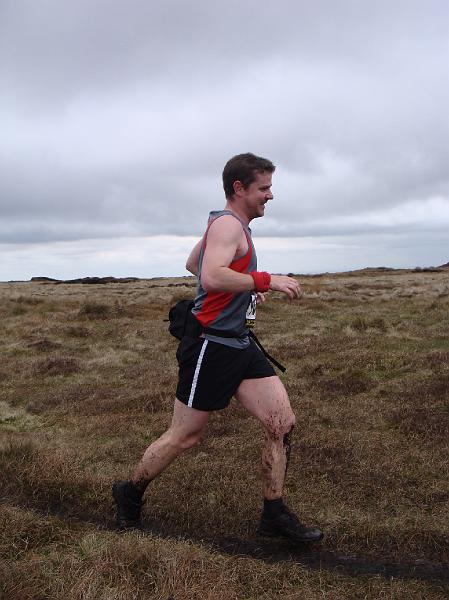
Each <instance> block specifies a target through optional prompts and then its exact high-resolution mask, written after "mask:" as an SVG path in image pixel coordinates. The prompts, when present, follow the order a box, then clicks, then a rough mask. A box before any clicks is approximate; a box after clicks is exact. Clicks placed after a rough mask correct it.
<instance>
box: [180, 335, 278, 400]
mask: <svg viewBox="0 0 449 600" xmlns="http://www.w3.org/2000/svg"><path fill="white" fill-rule="evenodd" d="M176 358H177V359H178V364H179V380H178V387H177V389H176V397H177V398H178V400H180V401H181V402H183V403H184V404H187V406H191V407H193V408H196V409H198V410H204V411H212V410H220V409H222V408H226V407H227V406H228V404H229V402H230V401H231V398H232V396H233V395H234V394H235V392H236V391H237V388H238V387H239V385H240V384H241V383H242V381H243V380H244V379H259V378H261V377H271V376H273V375H276V373H275V371H274V369H273V367H272V366H271V364H270V363H269V362H268V360H267V359H266V358H265V356H264V355H263V354H262V352H261V351H260V349H259V348H258V347H257V346H256V344H255V343H254V342H253V340H250V344H249V346H248V348H244V349H243V350H241V349H238V348H231V347H230V346H225V345H224V344H218V343H217V342H212V341H210V340H205V339H202V338H188V337H185V338H183V339H182V340H181V343H180V344H179V347H178V350H177V352H176Z"/></svg>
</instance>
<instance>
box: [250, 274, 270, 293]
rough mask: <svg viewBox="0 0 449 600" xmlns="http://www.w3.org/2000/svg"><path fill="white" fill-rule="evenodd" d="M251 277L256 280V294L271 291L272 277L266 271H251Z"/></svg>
mask: <svg viewBox="0 0 449 600" xmlns="http://www.w3.org/2000/svg"><path fill="white" fill-rule="evenodd" d="M250 275H251V277H252V278H253V280H254V289H255V290H256V292H262V293H263V292H268V290H269V289H270V283H271V275H270V274H269V273H267V272H266V271H251V273H250Z"/></svg>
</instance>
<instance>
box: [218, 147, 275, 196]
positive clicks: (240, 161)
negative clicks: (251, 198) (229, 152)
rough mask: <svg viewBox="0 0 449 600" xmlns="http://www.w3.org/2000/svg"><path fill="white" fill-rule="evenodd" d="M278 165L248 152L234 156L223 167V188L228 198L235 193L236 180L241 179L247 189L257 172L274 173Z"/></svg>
mask: <svg viewBox="0 0 449 600" xmlns="http://www.w3.org/2000/svg"><path fill="white" fill-rule="evenodd" d="M275 169H276V167H275V166H274V165H273V163H272V162H271V160H268V159H267V158H262V157H261V156H256V155H255V154H251V152H247V153H246V154H237V155H236V156H233V157H232V158H231V159H230V160H228V162H227V163H226V165H225V168H224V169H223V189H224V192H225V195H226V198H231V197H232V196H233V195H234V182H235V181H241V182H242V184H243V187H244V188H245V189H246V188H247V187H248V186H249V185H251V183H252V182H253V181H254V180H255V179H256V173H264V172H268V173H273V172H274V170H275Z"/></svg>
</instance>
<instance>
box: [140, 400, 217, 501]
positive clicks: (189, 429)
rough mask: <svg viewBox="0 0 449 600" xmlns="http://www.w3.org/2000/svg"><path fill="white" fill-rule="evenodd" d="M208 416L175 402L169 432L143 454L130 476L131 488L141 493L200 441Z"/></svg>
mask: <svg viewBox="0 0 449 600" xmlns="http://www.w3.org/2000/svg"><path fill="white" fill-rule="evenodd" d="M208 418H209V413H207V412H204V411H200V410H196V409H194V408H189V407H188V406H186V405H185V404H183V403H182V402H180V401H179V400H175V407H174V411H173V419H172V423H171V425H170V427H169V429H168V430H167V431H166V432H165V433H164V434H162V435H161V437H160V438H159V439H157V440H156V441H155V442H153V443H152V444H151V445H150V446H148V448H147V449H146V450H145V453H144V455H143V456H142V458H141V460H140V462H139V464H138V465H137V468H136V470H135V472H134V474H133V477H132V481H133V483H134V485H135V486H136V487H137V488H138V489H139V490H140V492H144V491H145V489H146V487H147V485H148V484H149V482H150V481H152V480H153V479H154V478H155V477H157V476H158V475H159V474H160V473H162V471H164V470H165V469H166V468H167V467H168V466H169V465H170V463H171V462H173V460H174V459H175V458H176V457H177V456H179V455H180V454H181V453H182V452H184V451H185V450H187V449H189V448H192V446H194V445H195V444H197V443H198V442H199V441H200V439H201V434H202V433H203V431H204V428H205V427H206V424H207V421H208Z"/></svg>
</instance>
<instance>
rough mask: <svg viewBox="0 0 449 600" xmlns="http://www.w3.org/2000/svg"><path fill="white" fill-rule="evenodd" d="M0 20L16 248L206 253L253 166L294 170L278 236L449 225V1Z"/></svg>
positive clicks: (7, 190)
mask: <svg viewBox="0 0 449 600" xmlns="http://www.w3.org/2000/svg"><path fill="white" fill-rule="evenodd" d="M0 11H1V12H0V24H1V25H0V73H1V77H2V83H3V90H2V95H1V98H0V125H1V131H2V136H1V138H0V211H1V223H0V241H4V242H9V243H14V242H16V243H25V242H49V241H52V240H54V241H56V240H77V239H86V238H113V237H115V236H142V235H158V234H174V235H199V234H200V233H201V231H202V229H203V227H204V223H205V219H206V216H207V212H208V211H209V210H210V209H211V208H219V207H220V206H221V205H222V204H223V193H222V189H221V182H220V173H221V170H222V167H223V164H224V162H225V161H226V160H227V158H229V157H230V156H232V155H233V154H235V153H238V152H243V151H253V152H256V153H258V154H261V155H265V156H268V157H269V158H272V160H273V161H274V162H275V163H276V164H277V165H278V170H277V173H276V175H275V179H274V189H273V191H274V194H275V199H274V200H273V202H272V204H271V205H270V206H269V209H268V210H267V216H266V218H265V219H264V220H260V221H259V222H257V223H255V224H254V228H255V230H257V232H259V233H260V234H262V235H266V236H299V235H318V236H320V235H321V236H323V235H325V236H331V235H343V234H345V235H356V234H357V233H362V232H386V233H388V232H390V231H391V227H392V226H391V223H392V222H393V223H394V227H395V228H396V230H397V231H398V232H400V231H403V232H408V233H409V234H410V235H413V232H414V231H420V230H422V231H427V232H432V231H440V230H441V229H442V228H444V227H446V228H447V227H449V214H448V210H446V209H447V206H448V204H449V169H448V165H449V151H448V144H447V139H448V138H449V135H448V134H449V131H448V130H449V124H448V119H447V116H446V112H447V106H448V105H449V97H448V96H449V94H448V87H449V86H448V82H447V77H446V73H447V60H448V58H449V46H448V39H449V36H448V25H447V23H448V22H449V5H448V4H447V2H445V1H444V0H429V1H428V2H426V3H423V2H418V1H414V0H407V1H405V0H404V1H396V2H394V3H391V2H377V3H371V4H370V3H367V2H357V1H355V0H353V1H350V0H347V1H342V2H338V3H334V2H329V1H324V0H321V1H320V0H318V1H316V2H313V3H311V2H308V1H305V0H304V1H300V2H294V1H293V0H291V1H289V2H287V1H285V0H284V1H282V0H281V1H276V2H274V1H266V2H262V3H261V2H255V1H253V0H251V1H248V0H247V1H242V0H241V1H237V0H231V1H229V2H227V3H225V4H223V3H222V2H218V1H211V2H203V1H200V0H197V1H194V0H188V1H186V0H183V1H181V0H177V1H175V0H166V1H164V2H154V1H153V2H147V1H144V0H140V1H138V0H128V2H126V3H124V2H118V1H117V2H115V1H113V2H111V1H109V0H108V1H106V0H93V1H92V0H91V1H90V2H87V0H82V1H78V2H76V3H62V2H58V1H56V0H41V1H40V2H33V1H31V0H29V1H25V0H16V1H15V2H13V1H6V0H4V1H3V2H2V4H1V8H0ZM435 199H437V200H435ZM437 209H438V211H439V215H440V218H439V219H438V218H437V217H435V214H434V213H435V211H436V210H437ZM401 213H406V215H407V218H406V219H403V218H402V219H401V218H399V217H398V215H400V214H401ZM392 219H393V221H392Z"/></svg>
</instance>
